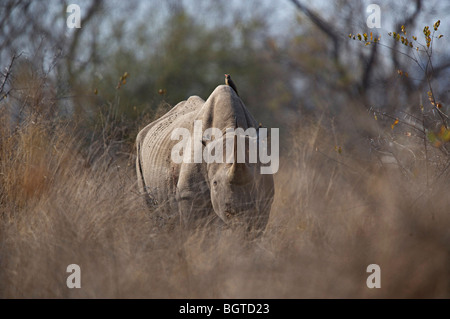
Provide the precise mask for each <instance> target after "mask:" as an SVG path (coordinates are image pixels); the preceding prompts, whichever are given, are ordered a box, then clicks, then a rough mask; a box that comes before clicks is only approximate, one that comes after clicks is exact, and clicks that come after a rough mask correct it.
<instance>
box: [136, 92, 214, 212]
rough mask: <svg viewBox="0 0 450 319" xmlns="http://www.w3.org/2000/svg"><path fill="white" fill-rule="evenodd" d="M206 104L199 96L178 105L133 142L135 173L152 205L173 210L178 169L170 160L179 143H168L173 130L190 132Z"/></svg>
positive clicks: (178, 166)
mask: <svg viewBox="0 0 450 319" xmlns="http://www.w3.org/2000/svg"><path fill="white" fill-rule="evenodd" d="M204 103H205V101H203V100H202V99H201V98H199V97H198V96H192V97H190V98H189V99H188V100H187V101H183V102H180V103H178V104H177V105H176V106H175V107H174V108H173V109H172V110H170V111H169V112H168V113H166V114H165V115H164V116H162V117H161V118H159V119H158V120H156V121H154V122H152V123H150V124H149V125H147V126H146V127H145V128H143V129H142V130H141V131H140V132H139V134H138V137H137V139H136V144H137V148H138V154H137V155H138V156H137V161H136V165H137V170H138V175H139V174H140V175H141V176H140V177H141V180H139V177H138V182H139V186H140V188H141V191H144V190H145V192H146V193H147V194H148V196H149V197H150V199H151V200H152V201H153V203H154V204H158V205H160V204H168V205H163V206H170V208H171V209H173V208H175V207H174V205H176V203H175V192H176V185H177V181H178V176H179V170H180V165H179V164H176V163H174V162H173V161H172V160H171V151H172V148H173V146H174V145H175V144H177V143H178V142H179V141H177V140H171V139H170V136H171V134H172V131H173V130H174V129H175V128H187V129H190V127H191V126H192V123H193V121H194V119H195V116H196V115H197V113H198V111H199V109H200V108H201V107H202V105H203V104H204Z"/></svg>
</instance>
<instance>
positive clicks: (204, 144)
mask: <svg viewBox="0 0 450 319" xmlns="http://www.w3.org/2000/svg"><path fill="white" fill-rule="evenodd" d="M202 144H203V146H205V147H206V141H205V140H204V139H202Z"/></svg>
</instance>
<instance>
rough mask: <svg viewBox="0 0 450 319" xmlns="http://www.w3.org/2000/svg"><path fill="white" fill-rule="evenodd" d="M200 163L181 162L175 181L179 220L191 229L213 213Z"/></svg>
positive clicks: (203, 222)
mask: <svg viewBox="0 0 450 319" xmlns="http://www.w3.org/2000/svg"><path fill="white" fill-rule="evenodd" d="M199 165H201V164H194V163H190V164H182V167H181V170H180V175H179V179H178V183H177V190H176V200H177V203H178V213H179V216H180V222H181V223H182V225H183V226H184V227H185V228H188V229H192V228H195V227H197V226H199V225H202V224H205V223H206V222H207V221H208V219H211V217H214V216H211V215H212V214H214V209H213V207H212V204H211V197H210V190H209V186H208V183H207V181H206V179H205V176H204V175H203V174H202V173H201V170H202V168H201V167H199Z"/></svg>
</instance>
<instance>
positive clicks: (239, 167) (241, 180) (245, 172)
mask: <svg viewBox="0 0 450 319" xmlns="http://www.w3.org/2000/svg"><path fill="white" fill-rule="evenodd" d="M252 177H253V176H252V173H251V171H250V168H249V167H248V166H247V164H246V163H238V161H237V135H234V161H233V165H232V166H231V167H230V169H229V171H228V178H229V180H230V183H231V184H237V185H244V184H247V183H249V182H250V181H251V180H252Z"/></svg>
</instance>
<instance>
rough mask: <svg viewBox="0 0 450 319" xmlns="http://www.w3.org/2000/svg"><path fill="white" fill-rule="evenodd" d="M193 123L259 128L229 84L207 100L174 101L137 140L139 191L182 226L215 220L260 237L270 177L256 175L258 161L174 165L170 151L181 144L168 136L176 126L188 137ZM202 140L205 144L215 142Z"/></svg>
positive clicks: (270, 189)
mask: <svg viewBox="0 0 450 319" xmlns="http://www.w3.org/2000/svg"><path fill="white" fill-rule="evenodd" d="M195 120H201V121H202V129H203V131H204V130H206V129H207V128H211V127H215V128H218V129H220V130H221V131H222V132H223V133H224V134H225V130H226V129H227V128H235V127H236V125H237V126H238V127H241V128H243V129H244V130H246V129H247V128H249V127H255V128H257V127H258V122H256V120H255V119H254V118H253V116H252V115H251V114H250V113H249V111H248V110H247V108H246V107H245V106H244V104H243V103H242V101H241V99H240V98H239V97H238V96H237V95H236V93H235V92H234V91H233V90H232V89H231V88H230V87H229V86H225V85H220V86H218V87H217V88H216V89H215V90H214V91H213V93H212V94H211V95H210V96H209V98H208V99H207V101H206V102H205V101H204V100H202V99H201V98H199V97H198V96H191V97H190V98H189V99H188V100H187V101H183V102H180V103H178V104H177V105H176V106H175V107H174V108H173V109H172V110H170V111H169V112H168V113H166V114H165V115H164V116H162V117H161V118H159V119H158V120H156V121H154V122H152V123H150V124H149V125H147V126H146V127H145V128H144V129H143V130H142V131H141V132H140V133H139V135H138V137H137V140H136V144H137V160H136V171H137V177H138V185H139V188H140V191H141V192H143V193H145V196H146V197H147V199H148V200H147V202H149V203H150V204H151V205H157V206H158V209H159V210H162V211H164V212H165V214H166V216H172V217H177V216H179V217H180V220H181V221H182V222H183V223H184V224H185V225H193V224H195V223H196V221H198V220H202V219H203V220H204V218H203V217H208V216H209V217H212V216H218V217H220V221H223V222H224V223H225V224H227V225H241V226H244V227H245V229H247V230H254V231H256V233H259V232H260V231H262V230H264V228H265V227H266V224H267V220H268V218H269V213H270V208H271V205H272V202H273V196H274V183H273V176H272V175H271V174H267V175H262V174H260V166H261V164H259V162H258V163H256V164H249V163H240V164H239V163H225V162H224V163H206V162H205V161H204V160H202V163H181V164H176V163H174V162H173V161H172V159H171V151H172V148H173V146H174V145H175V144H177V143H178V142H179V141H178V140H171V133H172V131H173V130H174V129H176V128H187V129H188V130H189V131H190V132H191V136H192V135H193V134H192V132H193V126H194V121H195ZM247 138H248V137H247ZM225 140H226V138H224V141H225ZM204 142H205V144H206V145H207V144H208V143H211V142H213V141H204ZM216 142H218V140H216ZM191 143H194V141H193V140H192V141H191ZM224 143H225V142H224ZM191 145H192V152H193V144H191ZM224 153H225V149H224ZM192 158H194V157H193V155H192ZM216 220H219V219H218V218H216Z"/></svg>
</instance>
